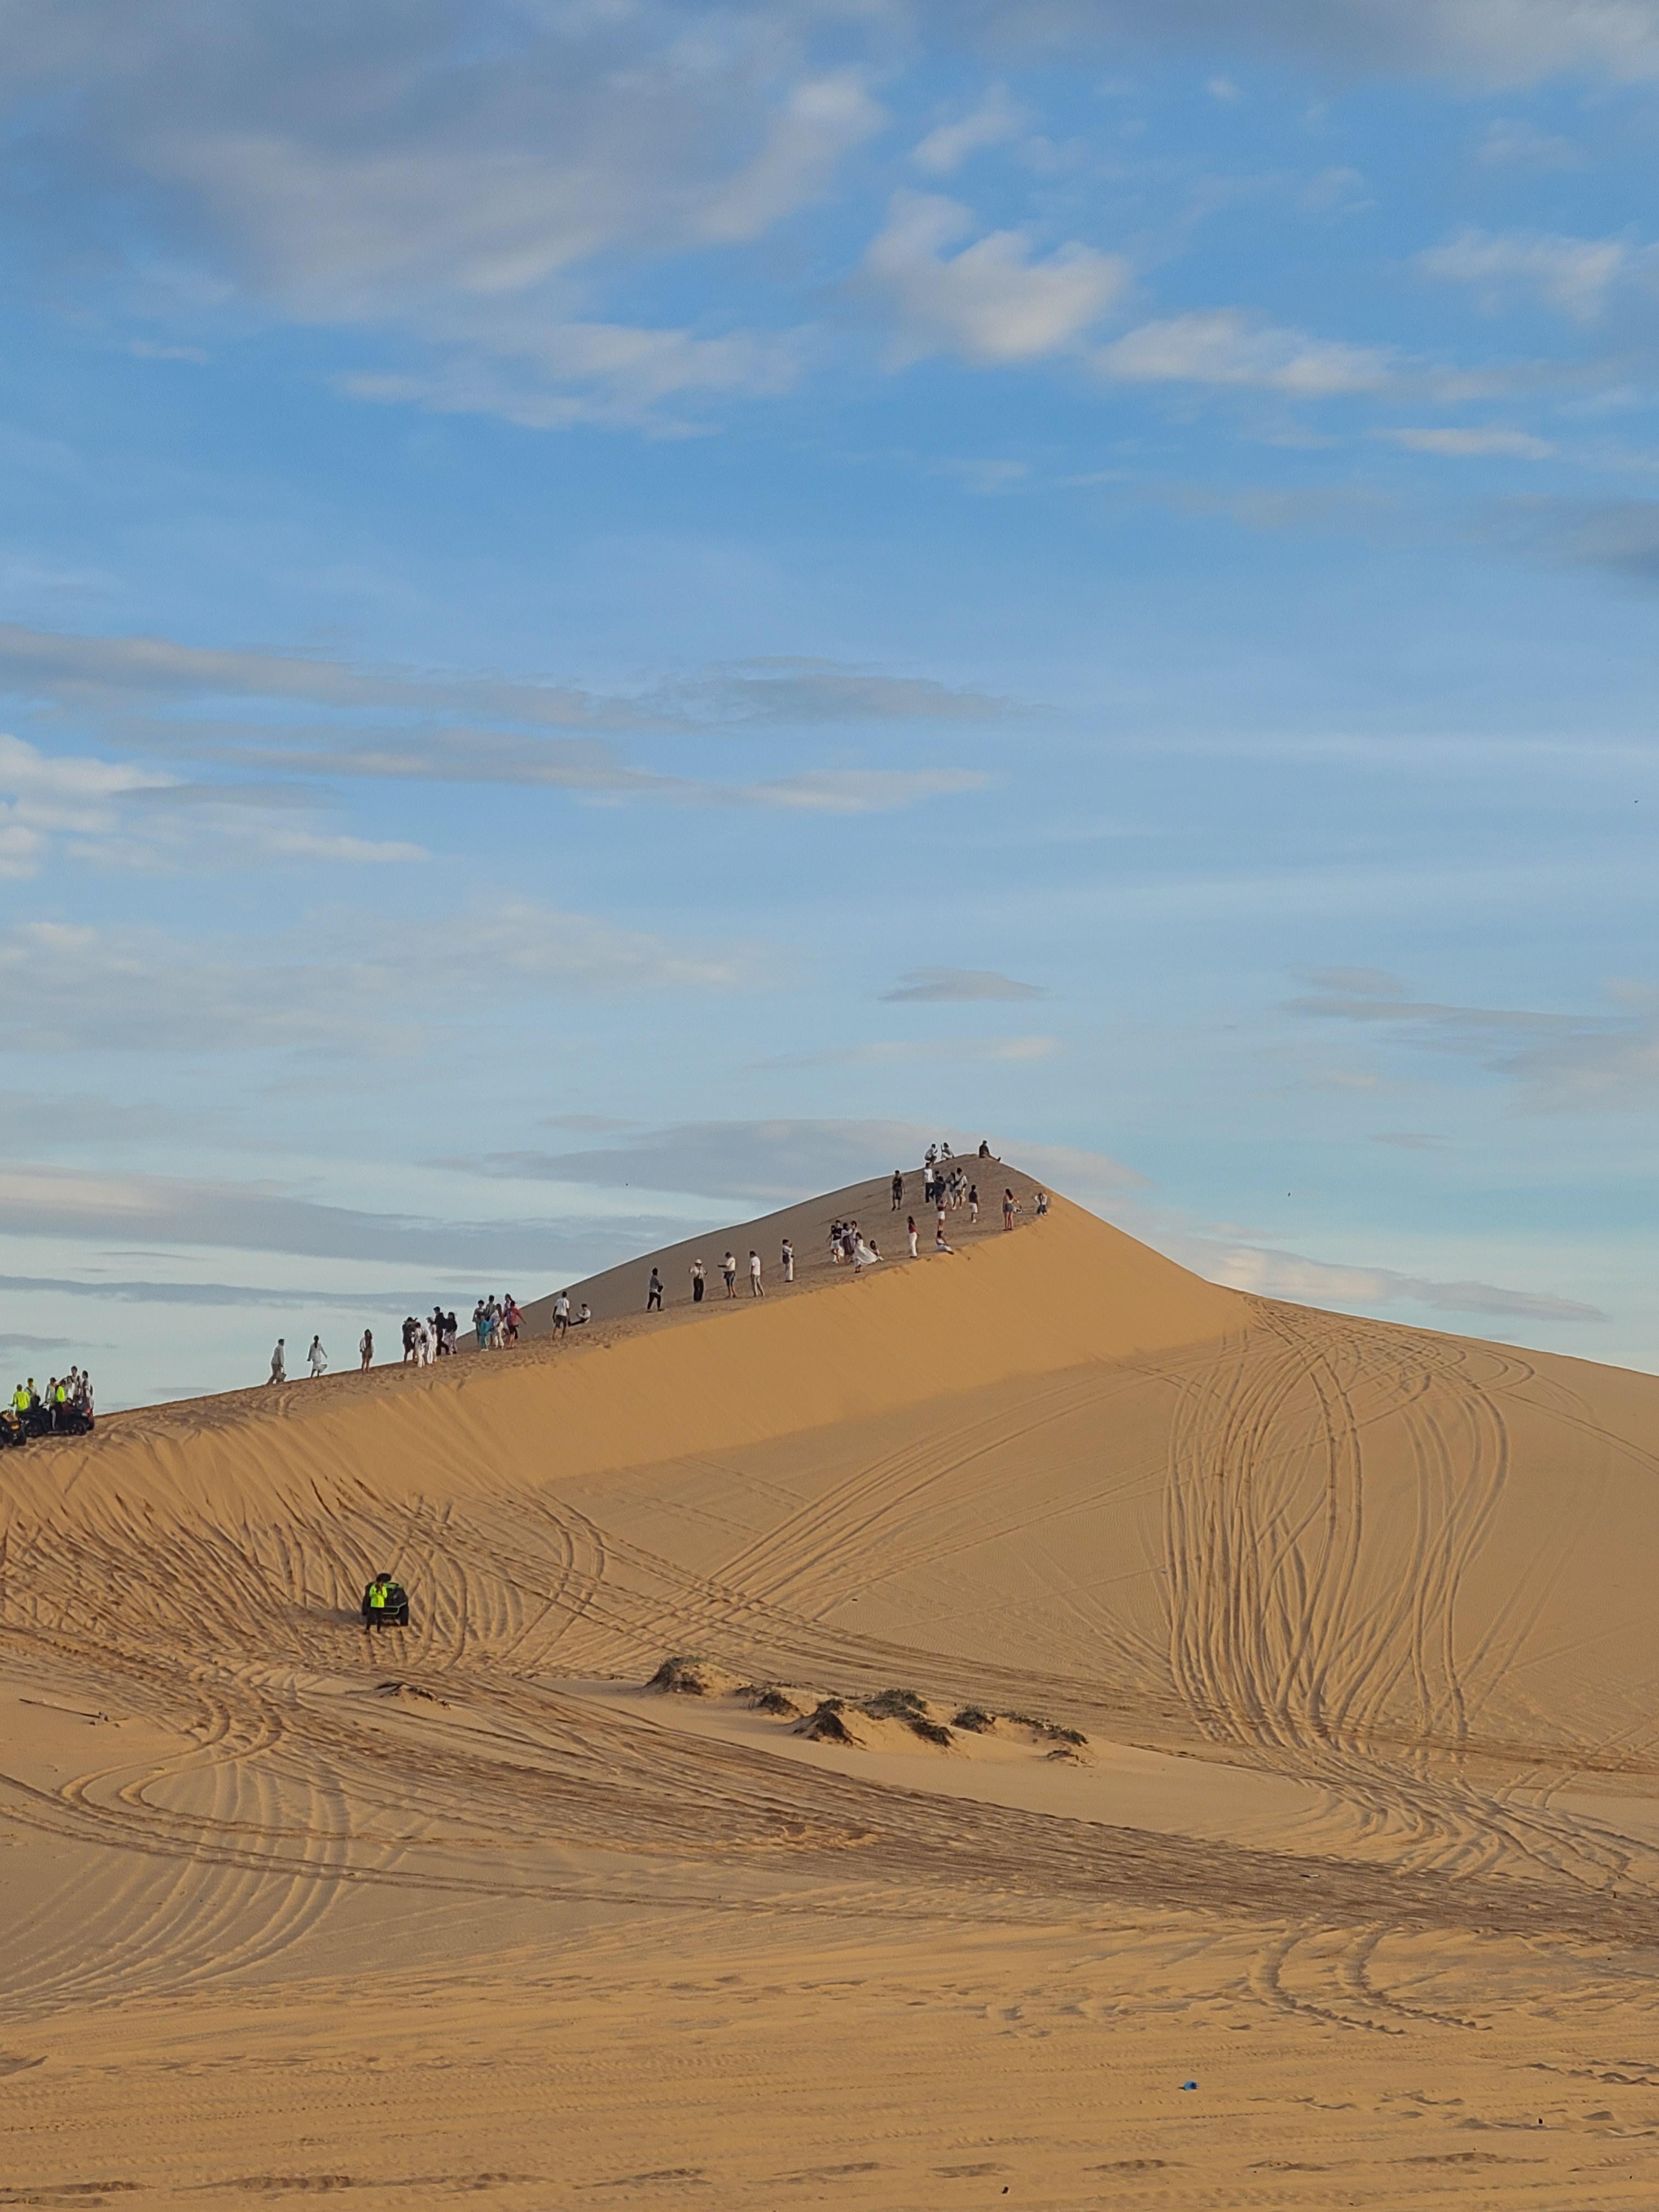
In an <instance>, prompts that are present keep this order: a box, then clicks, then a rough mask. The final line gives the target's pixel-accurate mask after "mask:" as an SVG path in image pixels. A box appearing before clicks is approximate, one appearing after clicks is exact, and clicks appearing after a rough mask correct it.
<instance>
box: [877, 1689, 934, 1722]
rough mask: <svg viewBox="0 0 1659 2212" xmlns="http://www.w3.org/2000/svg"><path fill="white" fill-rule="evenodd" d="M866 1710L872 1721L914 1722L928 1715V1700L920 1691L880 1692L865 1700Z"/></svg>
mask: <svg viewBox="0 0 1659 2212" xmlns="http://www.w3.org/2000/svg"><path fill="white" fill-rule="evenodd" d="M864 1710H865V1711H866V1713H868V1714H869V1716H870V1717H871V1719H872V1721H913V1720H915V1717H916V1716H917V1715H918V1714H922V1715H924V1716H925V1715H926V1713H927V1699H926V1698H924V1697H923V1696H922V1695H921V1692H920V1691H919V1690H878V1691H877V1692H876V1694H875V1696H874V1697H873V1698H866V1699H865V1700H864Z"/></svg>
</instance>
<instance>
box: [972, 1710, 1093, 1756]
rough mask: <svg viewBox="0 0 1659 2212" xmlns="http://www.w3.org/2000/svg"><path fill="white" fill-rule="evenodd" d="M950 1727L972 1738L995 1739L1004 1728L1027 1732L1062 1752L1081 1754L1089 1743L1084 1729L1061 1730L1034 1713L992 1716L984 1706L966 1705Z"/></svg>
mask: <svg viewBox="0 0 1659 2212" xmlns="http://www.w3.org/2000/svg"><path fill="white" fill-rule="evenodd" d="M1002 1726H1006V1727H1008V1728H1016V1729H1029V1731H1030V1734H1031V1735H1034V1736H1036V1737H1037V1738H1039V1739H1040V1740H1041V1741H1043V1742H1045V1743H1054V1744H1059V1745H1060V1746H1061V1747H1062V1750H1064V1749H1070V1750H1073V1751H1082V1750H1084V1749H1085V1748H1086V1747H1087V1745H1088V1741H1089V1739H1088V1737H1087V1736H1086V1735H1084V1733H1083V1731H1082V1729H1073V1728H1061V1727H1060V1725H1059V1723H1057V1722H1054V1721H1045V1720H1039V1719H1038V1718H1037V1717H1036V1715H1035V1714H1034V1713H994V1712H989V1711H987V1710H986V1708H985V1707H984V1706H983V1705H964V1706H963V1708H962V1711H960V1712H959V1713H957V1715H956V1716H955V1717H954V1718H953V1719H952V1721H951V1727H952V1728H957V1729H963V1730H965V1731H966V1733H967V1734H969V1735H995V1734H996V1732H997V1729H998V1728H999V1727H1002Z"/></svg>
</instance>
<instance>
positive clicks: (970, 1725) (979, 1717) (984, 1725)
mask: <svg viewBox="0 0 1659 2212" xmlns="http://www.w3.org/2000/svg"><path fill="white" fill-rule="evenodd" d="M996 1724H997V1717H996V1715H995V1714H994V1713H987V1711H986V1710H985V1708H984V1706H983V1705H964V1706H963V1709H962V1711H960V1712H959V1713H958V1714H957V1716H956V1717H955V1718H954V1719H953V1720H952V1721H951V1727H952V1728H959V1729H966V1730H967V1731H968V1733H969V1735H989V1734H990V1733H991V1730H992V1729H994V1727H995V1726H996Z"/></svg>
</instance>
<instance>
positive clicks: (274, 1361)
mask: <svg viewBox="0 0 1659 2212" xmlns="http://www.w3.org/2000/svg"><path fill="white" fill-rule="evenodd" d="M287 1341H288V1340H287V1338H286V1337H282V1336H279V1337H278V1338H277V1340H276V1351H275V1352H272V1353H271V1355H270V1374H269V1375H268V1376H266V1378H265V1380H266V1382H267V1383H286V1382H287V1380H288V1353H287V1352H286V1351H285V1350H284V1349H283V1346H285V1345H286V1343H287Z"/></svg>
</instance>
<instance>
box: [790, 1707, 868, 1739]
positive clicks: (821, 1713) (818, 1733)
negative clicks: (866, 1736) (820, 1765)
mask: <svg viewBox="0 0 1659 2212" xmlns="http://www.w3.org/2000/svg"><path fill="white" fill-rule="evenodd" d="M846 1714H847V1706H846V1702H845V1700H844V1699H841V1698H821V1699H819V1701H818V1704H817V1709H816V1710H815V1711H812V1712H810V1713H808V1714H807V1716H806V1717H805V1719H804V1720H802V1721H801V1722H799V1723H798V1724H797V1726H796V1727H795V1729H794V1730H793V1734H794V1735H804V1736H805V1738H806V1739H807V1741H809V1742H811V1743H848V1744H856V1743H857V1742H858V1741H859V1738H858V1737H857V1736H856V1735H854V1733H853V1731H852V1729H850V1728H849V1727H848V1724H847V1718H846Z"/></svg>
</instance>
